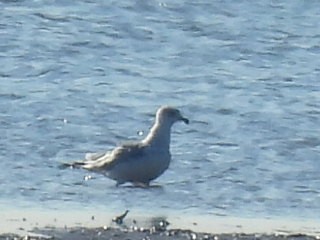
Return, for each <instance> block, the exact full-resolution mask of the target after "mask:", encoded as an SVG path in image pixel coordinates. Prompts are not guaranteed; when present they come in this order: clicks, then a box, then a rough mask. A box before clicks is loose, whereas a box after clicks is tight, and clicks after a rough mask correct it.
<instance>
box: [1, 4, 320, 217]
mask: <svg viewBox="0 0 320 240" xmlns="http://www.w3.org/2000/svg"><path fill="white" fill-rule="evenodd" d="M0 8H1V13H0V19H1V22H0V34H1V41H0V65H1V69H0V78H1V81H0V122H1V124H0V135H1V138H0V168H1V174H0V192H1V197H0V204H1V206H2V208H22V209H23V208H24V209H26V208H31V207H39V208H50V209H57V210H59V209H60V210H63V209H71V208H74V209H84V211H87V210H90V209H91V210H92V209H103V211H109V210H110V211H112V210H114V211H122V210H123V209H131V210H133V211H135V210H136V211H146V212H151V213H152V212H165V211H167V212H170V211H174V212H178V213H181V214H182V213H184V214H187V215H192V214H198V215H209V216H213V217H214V216H230V217H248V218H251V217H255V218H271V219H272V218H291V219H293V218H295V219H296V218H297V219H304V220H306V219H309V220H317V221H318V220H319V214H318V213H319V210H320V177H319V171H320V162H319V155H320V154H319V153H320V130H319V123H320V110H319V109H320V81H319V75H320V67H319V66H320V58H319V53H320V32H319V28H318V25H319V21H320V3H319V2H318V1H281V2H278V1H268V2H265V3H260V2H252V1H237V2H235V1H218V0H215V1H208V0H204V1H166V0H165V1H153V0H152V1H140V0H139V1H119V2H117V1H114V2H110V1H106V2H105V3H101V1H85V0H82V1H77V2H74V1H58V0H56V1H55V0H50V1H49V0H47V1H35V0H34V1H22V0H21V1H19V0H17V1H4V0H2V1H1V2H0ZM168 104H169V105H174V106H177V107H179V108H180V109H181V110H182V112H183V113H184V115H186V116H187V117H189V119H190V120H191V124H190V125H188V126H185V125H183V124H177V125H175V126H174V129H173V133H172V135H173V136H172V146H171V150H172V155H173V162H172V164H171V166H170V169H169V170H168V171H167V172H166V173H165V174H164V175H163V176H161V177H160V178H159V179H157V180H156V181H155V183H154V184H157V185H160V186H162V187H158V188H151V189H136V188H130V187H120V188H117V187H115V183H114V182H113V181H111V180H109V179H106V178H104V177H103V176H99V175H95V174H90V173H87V172H85V171H82V170H71V169H65V170H61V169H59V164H60V163H61V162H64V161H72V160H75V159H80V158H82V157H83V156H84V154H85V153H86V152H92V151H98V152H99V151H104V150H107V149H111V148H112V147H114V146H115V145H116V144H118V143H119V142H123V141H127V140H134V139H141V138H142V136H139V134H138V133H140V131H143V132H144V133H145V132H147V131H148V129H149V128H150V126H151V124H152V121H153V115H154V113H155V111H156V109H157V108H158V107H159V106H161V105H168ZM89 174H90V176H91V177H92V179H91V180H89V181H86V180H84V178H85V176H88V175H89Z"/></svg>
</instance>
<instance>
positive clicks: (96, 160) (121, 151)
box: [82, 143, 146, 171]
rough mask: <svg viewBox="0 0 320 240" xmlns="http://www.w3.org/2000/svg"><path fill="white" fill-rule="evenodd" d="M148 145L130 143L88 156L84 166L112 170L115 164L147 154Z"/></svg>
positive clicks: (97, 169)
mask: <svg viewBox="0 0 320 240" xmlns="http://www.w3.org/2000/svg"><path fill="white" fill-rule="evenodd" d="M145 149H146V145H143V144H141V143H128V144H124V145H121V146H119V147H116V148H115V149H114V150H113V151H112V152H107V153H104V154H93V155H88V156H86V159H87V157H88V159H87V161H85V162H84V164H83V166H82V168H85V169H88V170H93V171H104V170H110V169H111V168H113V167H114V166H115V165H117V164H120V163H125V162H128V161H132V160H134V159H137V158H139V157H143V156H144V155H145Z"/></svg>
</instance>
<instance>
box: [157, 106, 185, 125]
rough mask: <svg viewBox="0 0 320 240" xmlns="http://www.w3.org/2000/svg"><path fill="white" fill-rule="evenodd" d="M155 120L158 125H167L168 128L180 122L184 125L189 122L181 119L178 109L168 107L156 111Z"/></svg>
mask: <svg viewBox="0 0 320 240" xmlns="http://www.w3.org/2000/svg"><path fill="white" fill-rule="evenodd" d="M156 120H157V122H159V123H160V124H169V125H170V126H171V125H172V124H174V123H175V122H179V121H182V122H184V123H185V124H189V120H188V119H187V118H185V117H183V116H182V114H181V112H180V111H179V110H178V109H176V108H174V107H168V106H164V107H161V108H159V109H158V111H157V114H156Z"/></svg>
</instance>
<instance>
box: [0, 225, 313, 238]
mask: <svg viewBox="0 0 320 240" xmlns="http://www.w3.org/2000/svg"><path fill="white" fill-rule="evenodd" d="M34 232H36V233H30V234H28V235H25V236H18V235H15V234H3V235H0V240H84V239H86V240H87V239H92V240H93V239H94V240H107V239H108V240H109V239H113V240H120V239H121V240H123V239H125V240H171V239H175V240H318V239H319V238H318V237H314V236H308V235H304V234H295V235H276V234H273V235H272V234H270V235H266V234H209V233H198V232H193V231H191V230H181V229H170V230H168V229H167V228H166V225H161V224H159V225H155V226H152V227H151V228H147V229H145V228H141V227H136V226H133V227H129V228H111V227H101V228H70V229H57V228H51V229H45V230H39V229H38V230H34Z"/></svg>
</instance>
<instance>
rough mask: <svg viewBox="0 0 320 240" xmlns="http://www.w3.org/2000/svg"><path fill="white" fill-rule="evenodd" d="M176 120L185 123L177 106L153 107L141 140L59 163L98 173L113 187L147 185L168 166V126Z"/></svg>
mask: <svg viewBox="0 0 320 240" xmlns="http://www.w3.org/2000/svg"><path fill="white" fill-rule="evenodd" d="M179 121H182V122H184V123H185V124H189V120H188V119H187V118H185V117H183V116H182V114H181V112H180V111H179V110H178V109H176V108H174V107H169V106H162V107H160V108H159V109H158V110H157V113H156V117H155V122H154V125H153V126H152V128H151V129H150V132H149V133H148V135H147V136H146V137H145V138H144V139H143V140H142V141H140V142H134V143H127V144H122V145H120V146H118V147H116V148H114V149H113V150H112V151H108V152H105V153H102V154H101V153H100V154H87V155H86V157H85V160H83V161H76V162H73V163H66V164H63V165H64V166H68V167H73V168H83V169H86V170H89V171H93V172H97V173H101V174H103V175H105V176H106V177H108V178H110V179H112V180H114V181H116V185H117V186H119V185H121V184H124V183H126V182H130V183H132V184H133V185H136V186H143V187H148V186H149V184H150V182H151V181H152V180H154V179H156V178H157V177H159V176H160V175H162V174H163V173H164V172H165V170H167V169H168V167H169V164H170V161H171V154H170V135H171V127H172V125H173V124H174V123H176V122H179Z"/></svg>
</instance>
